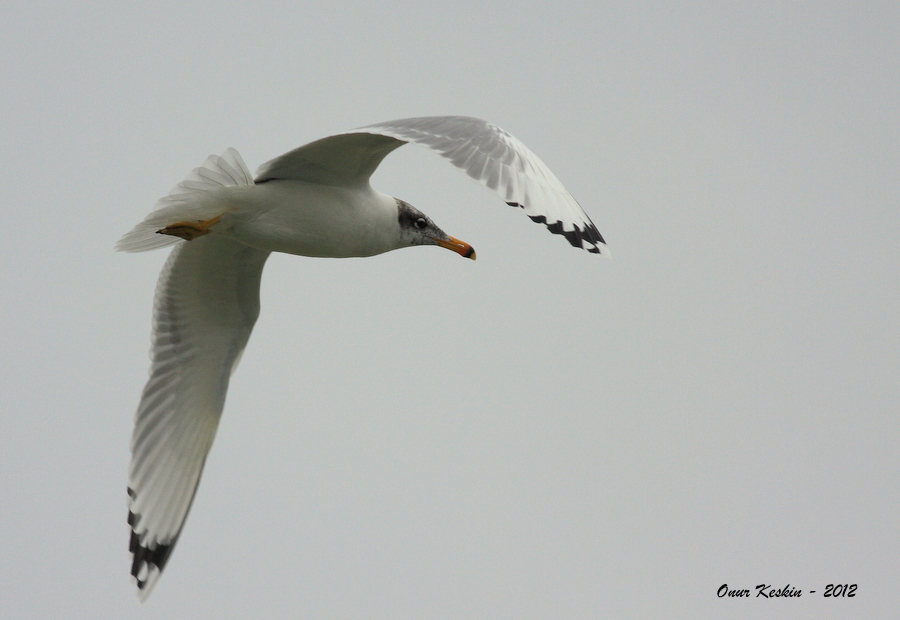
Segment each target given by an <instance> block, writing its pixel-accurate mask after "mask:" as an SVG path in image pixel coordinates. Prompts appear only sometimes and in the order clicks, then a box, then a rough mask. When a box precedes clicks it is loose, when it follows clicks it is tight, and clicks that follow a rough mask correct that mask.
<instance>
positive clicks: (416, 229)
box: [396, 198, 475, 260]
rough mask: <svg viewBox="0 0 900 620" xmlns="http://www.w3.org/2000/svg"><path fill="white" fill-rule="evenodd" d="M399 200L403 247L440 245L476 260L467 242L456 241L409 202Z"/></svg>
mask: <svg viewBox="0 0 900 620" xmlns="http://www.w3.org/2000/svg"><path fill="white" fill-rule="evenodd" d="M396 200H397V221H398V222H399V224H400V240H401V243H402V244H403V245H438V246H440V247H442V248H447V249H448V250H453V251H454V252H456V253H457V254H459V255H460V256H462V257H463V258H471V259H472V260H475V250H473V249H472V246H471V245H469V244H468V243H466V242H465V241H460V240H459V239H454V238H453V237H451V236H450V235H448V234H447V233H445V232H444V231H443V230H441V229H440V228H438V227H437V225H436V224H435V223H434V222H432V221H431V218H430V217H428V216H427V215H425V214H424V213H422V212H421V211H419V210H418V209H416V208H415V207H414V206H412V205H411V204H409V203H408V202H404V201H403V200H400V199H399V198H397V199H396Z"/></svg>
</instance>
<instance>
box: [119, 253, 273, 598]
mask: <svg viewBox="0 0 900 620" xmlns="http://www.w3.org/2000/svg"><path fill="white" fill-rule="evenodd" d="M268 255H269V253H268V252H265V251H262V250H258V249H255V248H251V247H249V246H245V245H243V244H240V243H238V242H235V241H231V240H229V239H225V238H222V237H219V236H216V235H208V236H205V237H201V238H199V239H195V240H194V241H192V242H190V243H182V244H180V245H179V246H177V247H176V248H175V249H174V250H173V251H172V254H171V255H170V256H169V259H168V261H167V262H166V265H165V267H164V268H163V270H162V273H161V274H160V277H159V284H158V285H157V289H156V298H155V301H154V312H153V339H152V342H153V345H152V348H151V358H152V364H151V367H150V379H149V381H148V382H147V385H146V387H145V388H144V392H143V395H142V397H141V403H140V406H139V407H138V411H137V414H136V416H135V428H134V435H133V437H132V443H131V451H132V458H131V468H130V473H129V485H128V486H129V488H128V495H129V517H128V522H129V524H130V525H131V527H132V535H131V552H132V554H133V564H132V575H134V577H135V579H136V580H137V582H138V587H139V593H140V596H141V598H142V599H144V598H146V596H147V595H148V594H149V593H150V590H151V589H152V587H153V584H154V583H155V582H156V579H157V578H158V577H159V574H160V571H162V569H163V568H164V566H165V563H166V560H167V559H168V556H169V553H170V552H171V550H172V547H173V546H174V544H175V542H176V541H177V539H178V535H179V533H180V532H181V528H182V526H183V524H184V520H185V518H186V517H187V514H188V510H189V509H190V506H191V501H192V500H193V497H194V493H195V491H196V489H197V484H198V483H199V481H200V474H201V473H202V471H203V464H204V462H205V460H206V455H207V453H208V452H209V449H210V446H211V445H212V441H213V437H214V436H215V433H216V427H217V426H218V423H219V416H220V415H221V413H222V407H223V406H224V404H225V393H226V391H227V389H228V381H229V377H230V375H231V373H232V371H233V370H234V368H235V367H236V365H237V362H238V360H239V358H240V355H241V353H242V352H243V350H244V347H245V346H246V344H247V340H248V338H249V337H250V332H251V330H252V329H253V324H254V323H255V322H256V318H257V316H258V315H259V282H260V277H261V275H262V269H263V265H264V264H265V261H266V258H268Z"/></svg>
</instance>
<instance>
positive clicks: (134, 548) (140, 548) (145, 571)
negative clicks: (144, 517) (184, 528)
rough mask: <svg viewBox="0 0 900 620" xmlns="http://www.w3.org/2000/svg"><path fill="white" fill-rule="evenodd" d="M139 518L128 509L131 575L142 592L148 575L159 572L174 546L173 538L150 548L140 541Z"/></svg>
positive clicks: (131, 494)
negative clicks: (137, 527)
mask: <svg viewBox="0 0 900 620" xmlns="http://www.w3.org/2000/svg"><path fill="white" fill-rule="evenodd" d="M128 494H129V495H130V496H132V497H134V495H133V494H134V491H132V490H131V489H128ZM140 520H141V516H140V515H139V514H136V513H134V512H132V511H130V510H129V511H128V525H129V526H130V527H131V539H130V540H129V542H128V550H129V551H130V552H131V555H132V561H131V576H132V577H134V580H135V582H136V583H137V587H138V590H139V591H141V592H143V591H144V589H145V588H147V586H148V585H149V577H150V576H151V575H152V574H153V573H154V571H155V572H156V573H161V572H162V570H163V568H165V566H166V562H168V561H169V555H171V553H172V548H173V547H174V546H175V542H176V540H177V537H176V539H175V540H172V541H171V542H169V543H163V544H157V545H156V546H155V547H153V548H150V547H148V546H146V545H144V544H143V543H142V542H141V537H140V536H139V535H138V533H137V531H136V529H135V527H136V526H137V524H138V522H139V521H140Z"/></svg>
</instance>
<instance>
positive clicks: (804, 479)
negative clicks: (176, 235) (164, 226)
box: [0, 0, 900, 620]
mask: <svg viewBox="0 0 900 620" xmlns="http://www.w3.org/2000/svg"><path fill="white" fill-rule="evenodd" d="M898 17H900V9H898V5H897V3H896V2H864V3H859V2H853V3H851V2H845V3H838V2H785V3H765V2H746V3H737V2H733V3H721V2H710V3H685V2H655V3H631V2H627V3H625V2H623V3H598V2H595V1H590V2H588V1H580V2H562V3H560V2H542V3H536V2H498V3H484V2H466V1H460V0H457V1H455V2H449V3H442V4H439V5H435V4H431V3H422V2H413V1H410V2H377V3H374V2H355V3H339V2H332V3H321V2H315V3H309V2H290V3H274V2H272V3H268V2H255V3H248V2H243V3H232V2H222V1H219V2H192V1H188V2H177V3H175V2H171V3H170V2H157V3H99V2H79V3H62V2H59V3H47V2H32V3H22V2H18V3H15V2H7V3H4V5H3V8H0V64H2V67H0V69H2V70H0V92H2V96H0V130H2V149H0V158H2V159H0V162H2V171H3V172H2V176H3V181H2V183H0V206H2V207H0V208H2V213H3V215H4V225H3V231H2V237H3V241H2V244H0V277H2V282H0V285H2V286H0V291H2V293H0V294H2V305H0V313H2V321H0V350H2V358H0V390H2V392H0V393H2V395H3V396H2V402H3V404H2V413H0V539H2V541H3V552H2V556H3V559H2V561H0V615H2V616H3V617H5V618H23V619H28V618H90V619H98V618H119V619H121V618H140V619H155V618H204V619H205V618H217V619H220V618H329V619H343V618H347V619H350V618H353V619H355V618H383V619H399V618H417V619H418V618H428V619H430V618H446V619H459V618H484V619H500V618H508V619H515V620H519V619H526V618H527V619H542V620H543V619H551V618H578V619H582V618H583V619H595V618H606V617H609V618H676V617H677V618H792V619H793V618H816V619H819V618H851V617H853V618H866V617H868V618H876V617H887V615H889V614H890V613H896V603H897V594H896V592H897V585H898V580H900V567H898V558H900V534H898V526H897V524H898V507H900V487H898V474H900V471H898V470H900V465H898V440H900V418H898V411H900V382H898V376H900V322H898V308H900V259H898V238H900V211H898V206H900V191H898V172H900V166H898V164H900V135H898V134H900V130H898V128H900V123H898V119H900V109H898V108H900V106H898V104H900V60H898V59H900V20H898ZM437 114H464V115H470V116H477V117H480V118H485V119H487V120H489V121H491V122H494V123H496V124H497V125H499V126H501V127H503V128H504V129H506V130H508V131H509V132H511V133H512V134H513V135H515V136H516V137H518V138H519V139H521V140H522V141H523V142H524V143H525V144H527V145H528V146H529V147H530V148H531V149H532V150H533V151H535V152H536V153H537V154H538V155H539V156H540V157H541V158H542V159H543V160H544V161H545V162H546V163H547V165H548V166H549V167H550V168H551V169H552V170H554V172H555V173H556V175H557V176H558V177H559V178H560V179H561V180H562V181H563V183H565V184H566V186H567V188H568V189H569V191H570V192H571V193H572V194H573V195H574V196H575V197H576V198H577V199H578V200H579V202H580V203H581V204H582V206H583V207H584V208H585V210H586V211H587V212H588V213H589V214H590V215H591V217H592V218H593V220H594V222H595V223H596V224H597V226H598V228H599V229H600V231H601V232H602V234H603V235H604V237H605V238H606V239H607V241H608V242H609V245H610V247H611V249H612V253H613V260H611V261H607V260H604V259H602V258H598V257H596V256H593V255H589V254H588V253H586V252H581V251H577V250H575V249H573V248H571V247H569V246H568V244H567V243H566V242H565V240H563V239H562V238H560V237H558V236H554V235H550V234H548V233H547V231H546V230H544V229H543V227H541V226H536V225H534V224H533V223H531V222H530V221H529V220H528V218H527V217H525V216H524V215H523V214H522V213H521V212H519V211H517V210H513V209H510V208H508V207H506V206H505V205H504V204H503V202H502V201H501V200H500V199H499V198H497V197H496V196H495V195H493V194H492V193H491V192H489V191H488V190H485V189H483V188H481V187H479V186H478V185H477V184H475V183H473V182H472V181H470V180H469V179H467V178H466V177H465V175H464V174H462V173H461V172H459V171H457V170H455V169H454V168H453V167H452V166H450V165H448V164H447V162H445V161H443V160H441V158H439V157H436V156H434V155H432V154H430V153H428V152H427V151H425V150H423V149H419V148H416V147H413V146H407V147H404V148H402V149H400V150H399V151H397V152H395V153H394V154H392V155H390V156H389V157H388V158H387V160H385V163H384V164H383V166H382V167H381V168H380V169H379V171H378V172H377V173H376V175H375V177H373V185H375V187H376V188H377V189H379V190H381V191H383V192H385V193H389V194H392V195H395V196H398V197H401V198H403V199H405V200H407V201H409V202H410V203H412V204H413V205H415V206H417V207H418V208H420V209H422V210H423V211H424V212H426V213H427V214H428V215H430V216H431V217H432V218H433V219H434V220H435V221H436V222H437V224H438V225H439V226H441V227H442V228H443V229H444V230H445V231H447V232H448V233H449V234H451V235H453V236H455V237H459V238H460V239H463V240H465V241H467V242H469V243H471V244H472V245H473V246H474V247H475V249H476V250H477V252H478V260H477V261H476V262H472V261H466V260H462V259H460V258H459V257H458V256H456V255H455V254H453V253H451V252H446V251H439V250H437V249H434V248H413V249H408V250H402V251H398V252H392V253H389V254H387V255H382V256H379V257H374V258H367V259H347V260H324V259H309V258H301V257H294V256H285V255H275V256H273V257H272V258H271V259H270V260H269V263H268V265H267V267H266V271H265V274H264V276H263V283H262V293H261V296H262V314H261V317H260V320H259V322H258V323H257V326H256V330H255V332H254V334H253V337H252V338H251V341H250V344H249V346H248V348H247V351H246V354H245V355H244V358H243V360H242V362H241V367H240V368H239V370H238V372H237V373H236V374H235V376H234V378H233V381H232V383H231V389H230V393H229V395H228V401H227V403H226V406H225V412H224V414H223V417H222V422H221V425H220V427H219V432H218V436H217V438H216V442H215V444H214V446H213V449H212V452H211V454H210V457H209V459H208V461H207V464H206V470H205V473H204V477H203V481H202V483H201V484H200V489H199V492H198V494H197V496H196V500H195V502H194V506H193V509H192V511H191V514H190V516H189V518H188V520H187V524H186V526H185V529H184V531H183V533H182V536H181V539H180V540H179V543H178V545H177V547H176V548H175V551H174V553H173V554H172V557H171V559H170V562H169V564H168V566H167V568H166V570H165V572H164V573H163V575H162V578H161V579H160V581H159V583H158V584H157V587H156V589H155V591H154V592H153V594H152V595H151V596H150V598H149V600H148V602H147V603H146V604H143V605H142V604H141V603H139V602H138V599H137V597H136V594H135V591H136V589H135V587H134V586H133V585H132V583H131V580H130V576H129V568H130V559H129V554H128V550H127V546H128V527H127V525H126V522H125V519H126V515H127V509H126V493H125V487H126V481H127V468H128V461H129V441H130V436H131V430H132V423H133V415H134V410H135V408H136V406H137V403H138V398H139V396H140V392H141V389H142V387H143V383H144V382H145V380H146V377H147V374H146V373H147V369H148V367H149V360H148V357H147V350H148V347H149V333H150V312H151V301H152V295H153V289H154V286H155V280H156V277H157V274H158V272H159V270H160V267H161V266H162V264H163V262H164V260H165V258H166V251H165V250H162V251H156V252H151V253H146V254H138V255H127V254H119V253H115V252H113V250H112V247H113V244H114V243H115V241H116V240H117V239H118V238H119V236H120V235H121V234H123V233H124V232H126V231H127V230H129V229H130V228H131V226H133V225H134V224H135V223H136V222H138V221H139V220H140V219H142V218H143V217H144V215H145V214H146V213H147V212H148V211H149V210H150V209H151V208H152V207H153V204H154V203H155V201H156V200H157V199H158V198H159V197H161V196H163V195H165V194H166V192H168V190H169V189H170V188H171V187H172V186H173V185H175V184H176V183H177V182H179V181H180V180H181V179H182V178H184V176H185V175H186V173H187V172H188V171H189V170H190V169H191V168H193V167H195V166H197V165H199V164H200V163H201V162H202V161H203V159H204V158H205V157H206V156H207V155H208V154H209V153H213V152H216V153H218V152H221V151H222V150H224V149H225V148H226V147H229V146H232V147H235V148H236V149H238V151H240V153H241V154H242V155H243V157H244V159H245V160H246V162H247V164H248V166H249V167H250V168H251V170H252V169H255V168H256V167H257V166H258V165H260V164H261V163H263V162H264V161H266V160H268V159H270V158H272V157H274V156H277V155H279V154H281V153H283V152H285V151H287V150H290V149H292V148H295V147H296V146H299V145H301V144H303V143H305V142H308V141H311V140H314V139H317V138H320V137H323V136H325V135H329V134H331V133H335V132H338V131H343V130H346V129H350V128H353V127H357V126H360V125H365V124H369V123H375V122H378V121H383V120H389V119H394V118H403V117H408V116H423V115H437ZM725 583H727V584H728V586H729V587H730V588H748V589H751V590H752V591H753V594H752V596H753V597H755V589H754V588H755V586H756V585H758V584H768V585H772V586H776V587H778V588H780V587H782V586H785V585H788V584H790V586H792V587H793V588H797V589H800V590H802V592H803V595H802V597H800V598H799V599H798V598H792V599H778V600H766V599H762V598H750V599H741V600H736V599H720V598H717V596H716V591H717V589H718V588H719V587H720V586H721V585H722V584H725ZM834 583H842V584H843V583H847V584H858V589H857V592H856V596H855V597H854V598H843V599H837V600H835V599H832V598H824V597H823V596H822V594H823V593H824V591H825V588H826V586H827V585H828V584H834ZM810 590H816V594H810V593H809V591H810Z"/></svg>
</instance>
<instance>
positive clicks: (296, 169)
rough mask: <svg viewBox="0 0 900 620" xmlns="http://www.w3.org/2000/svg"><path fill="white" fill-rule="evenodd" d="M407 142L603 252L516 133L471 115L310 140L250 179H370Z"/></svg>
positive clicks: (592, 229) (580, 213)
mask: <svg viewBox="0 0 900 620" xmlns="http://www.w3.org/2000/svg"><path fill="white" fill-rule="evenodd" d="M406 142H412V143H415V144H418V145H420V146H424V147H426V148H428V149H430V150H432V151H434V152H435V153H438V154H439V155H442V156H443V157H446V158H447V159H449V160H450V162H451V163H452V164H453V165H454V166H456V167H457V168H461V169H462V170H464V171H465V172H466V173H467V174H468V175H469V176H470V177H472V178H473V179H475V180H476V181H479V182H480V183H482V184H484V185H486V186H487V187H489V188H491V189H492V190H494V191H495V192H497V193H498V194H499V195H500V197H501V198H503V200H505V201H506V204H508V205H510V206H513V207H521V208H522V209H524V211H525V213H526V214H527V215H528V217H530V218H531V219H532V220H534V221H535V222H538V223H541V224H546V226H547V228H548V229H549V230H550V232H552V233H556V234H561V235H563V236H564V237H565V238H566V239H568V241H569V243H571V244H572V245H573V246H575V247H578V248H584V249H585V250H587V251H588V252H593V253H595V254H602V255H605V256H609V254H610V252H609V249H608V247H607V246H606V242H605V241H604V240H603V237H602V236H601V235H600V232H599V231H598V230H597V227H596V226H594V224H593V222H591V219H590V218H589V217H588V215H587V214H586V213H585V212H584V210H583V209H582V208H581V206H580V205H579V204H578V202H576V201H575V199H574V198H573V197H572V195H571V194H569V192H568V191H566V188H565V187H563V184H562V183H560V181H559V179H557V178H556V176H555V175H554V174H553V173H552V172H550V169H549V168H547V166H546V165H545V164H544V162H542V161H541V160H540V159H539V158H538V157H537V155H535V154H534V153H532V152H531V150H529V148H528V147H527V146H525V145H524V144H522V143H521V142H520V141H519V140H517V139H516V138H515V137H513V136H511V135H510V134H508V133H507V132H505V131H504V130H502V129H500V128H499V127H497V126H496V125H492V124H490V123H487V122H485V121H482V120H479V119H477V118H469V117H465V116H433V117H423V118H407V119H402V120H397V121H388V122H386V123H378V124H377V125H369V126H367V127H361V128H359V129H354V130H353V131H349V132H346V133H343V134H338V135H336V136H330V137H328V138H323V139H321V140H316V141H315V142H311V143H310V144H307V145H306V146H301V147H300V148H298V149H294V150H293V151H291V152H289V153H285V154H284V155H282V156H281V157H278V158H276V159H273V160H272V161H270V162H268V163H266V164H263V165H262V166H261V167H260V169H259V170H258V171H257V177H256V182H257V183H262V182H265V181H269V180H273V179H299V180H303V181H309V182H312V183H322V184H325V185H342V186H353V185H359V184H364V183H368V180H369V177H370V176H371V175H372V173H373V172H374V171H375V169H376V168H377V167H378V164H380V163H381V160H382V159H384V158H385V157H386V156H387V154H388V153H390V152H391V151H393V150H394V149H396V148H398V147H400V146H402V145H403V144H404V143H406Z"/></svg>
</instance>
